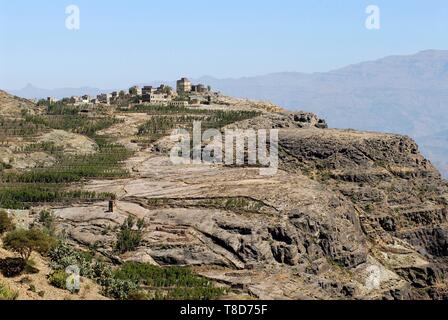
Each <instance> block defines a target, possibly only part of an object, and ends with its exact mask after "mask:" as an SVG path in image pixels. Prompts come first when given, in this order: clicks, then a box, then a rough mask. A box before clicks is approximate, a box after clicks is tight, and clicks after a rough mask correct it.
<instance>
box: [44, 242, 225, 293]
mask: <svg viewBox="0 0 448 320" xmlns="http://www.w3.org/2000/svg"><path fill="white" fill-rule="evenodd" d="M48 256H49V257H50V259H51V266H52V268H53V269H54V270H56V271H55V273H53V277H51V278H50V279H49V280H50V281H51V282H53V283H54V284H53V285H55V286H58V285H64V286H65V282H64V279H66V276H65V272H64V270H65V268H67V267H68V266H71V265H77V266H79V267H80V271H81V276H84V277H88V278H90V279H92V280H94V281H96V282H97V283H98V284H99V285H101V286H102V289H103V294H105V295H106V296H108V297H110V298H114V299H119V300H133V299H175V300H179V299H186V300H187V299H192V300H199V299H201V300H209V299H217V298H219V297H220V296H222V295H223V294H224V290H223V289H221V288H216V287H215V286H214V285H213V284H212V283H211V282H210V281H209V280H207V279H205V278H203V277H199V276H197V275H195V274H194V273H193V272H192V271H191V270H190V269H188V268H181V267H168V268H161V267H156V266H152V265H149V264H145V263H125V264H123V265H122V266H121V267H118V268H115V269H113V268H112V267H111V266H109V265H108V264H106V263H103V262H101V261H98V260H96V259H94V258H93V257H92V255H91V254H89V253H86V252H82V251H78V250H75V249H73V248H72V247H71V246H69V245H67V244H65V243H63V242H60V243H59V244H58V245H56V246H55V247H53V248H52V249H51V250H50V252H49V254H48Z"/></svg>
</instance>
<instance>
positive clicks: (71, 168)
mask: <svg viewBox="0 0 448 320" xmlns="http://www.w3.org/2000/svg"><path fill="white" fill-rule="evenodd" d="M64 108H65V106H63V105H59V104H58V105H50V107H49V112H51V113H54V114H57V115H29V114H24V115H23V116H24V118H25V120H26V121H25V122H24V123H28V124H32V125H34V126H38V127H42V128H53V129H63V130H67V131H72V132H76V133H81V134H85V135H88V136H90V137H91V138H92V139H94V140H95V142H96V143H97V145H98V151H97V152H96V153H94V154H90V155H64V154H63V152H62V149H61V148H59V147H56V146H55V145H54V143H51V142H43V143H33V144H30V145H28V146H27V147H25V148H24V150H23V151H24V152H36V151H44V152H47V153H51V154H53V155H55V156H56V159H57V161H56V163H55V164H54V165H53V166H51V167H48V168H34V169H32V170H31V171H26V172H19V173H18V172H14V171H11V172H6V171H3V170H1V171H2V173H1V174H0V183H1V187H0V206H1V207H4V208H10V209H27V208H29V207H30V206H31V204H36V203H37V204H39V203H58V202H71V201H77V200H105V199H110V198H111V197H113V195H111V194H95V193H90V192H83V191H65V190H66V189H67V186H68V184H69V183H73V182H81V181H85V180H87V179H95V178H103V179H111V178H123V177H126V176H128V172H127V170H125V169H123V168H122V162H123V161H124V160H126V159H127V158H128V157H129V156H130V155H132V152H130V151H128V150H127V149H126V148H125V147H123V146H121V145H118V144H115V143H111V142H109V141H108V139H107V138H105V137H100V136H96V135H95V134H96V131H98V130H102V129H105V128H107V127H109V126H111V125H113V124H115V123H117V122H119V121H118V120H116V119H115V118H113V117H105V118H87V117H82V116H77V115H73V114H72V112H71V111H70V110H69V109H66V108H65V109H64ZM67 108H68V107H67Z"/></svg>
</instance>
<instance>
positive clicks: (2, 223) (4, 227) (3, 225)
mask: <svg viewBox="0 0 448 320" xmlns="http://www.w3.org/2000/svg"><path fill="white" fill-rule="evenodd" d="M12 230H14V223H13V222H12V219H11V218H10V217H9V216H8V213H7V212H6V211H3V210H0V235H2V234H4V233H5V232H8V231H12Z"/></svg>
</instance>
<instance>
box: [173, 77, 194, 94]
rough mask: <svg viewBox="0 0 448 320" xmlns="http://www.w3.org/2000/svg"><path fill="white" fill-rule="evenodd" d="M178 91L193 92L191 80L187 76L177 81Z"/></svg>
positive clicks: (180, 92)
mask: <svg viewBox="0 0 448 320" xmlns="http://www.w3.org/2000/svg"><path fill="white" fill-rule="evenodd" d="M176 91H177V93H179V94H183V93H189V92H191V81H190V80H188V79H187V78H182V79H180V80H178V81H177V83H176Z"/></svg>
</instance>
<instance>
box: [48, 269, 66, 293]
mask: <svg viewBox="0 0 448 320" xmlns="http://www.w3.org/2000/svg"><path fill="white" fill-rule="evenodd" d="M67 278H68V275H67V273H66V272H65V271H63V270H56V271H55V272H53V273H52V274H50V275H49V276H48V282H49V283H50V284H51V285H52V286H53V287H55V288H58V289H65V288H66V287H67Z"/></svg>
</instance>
